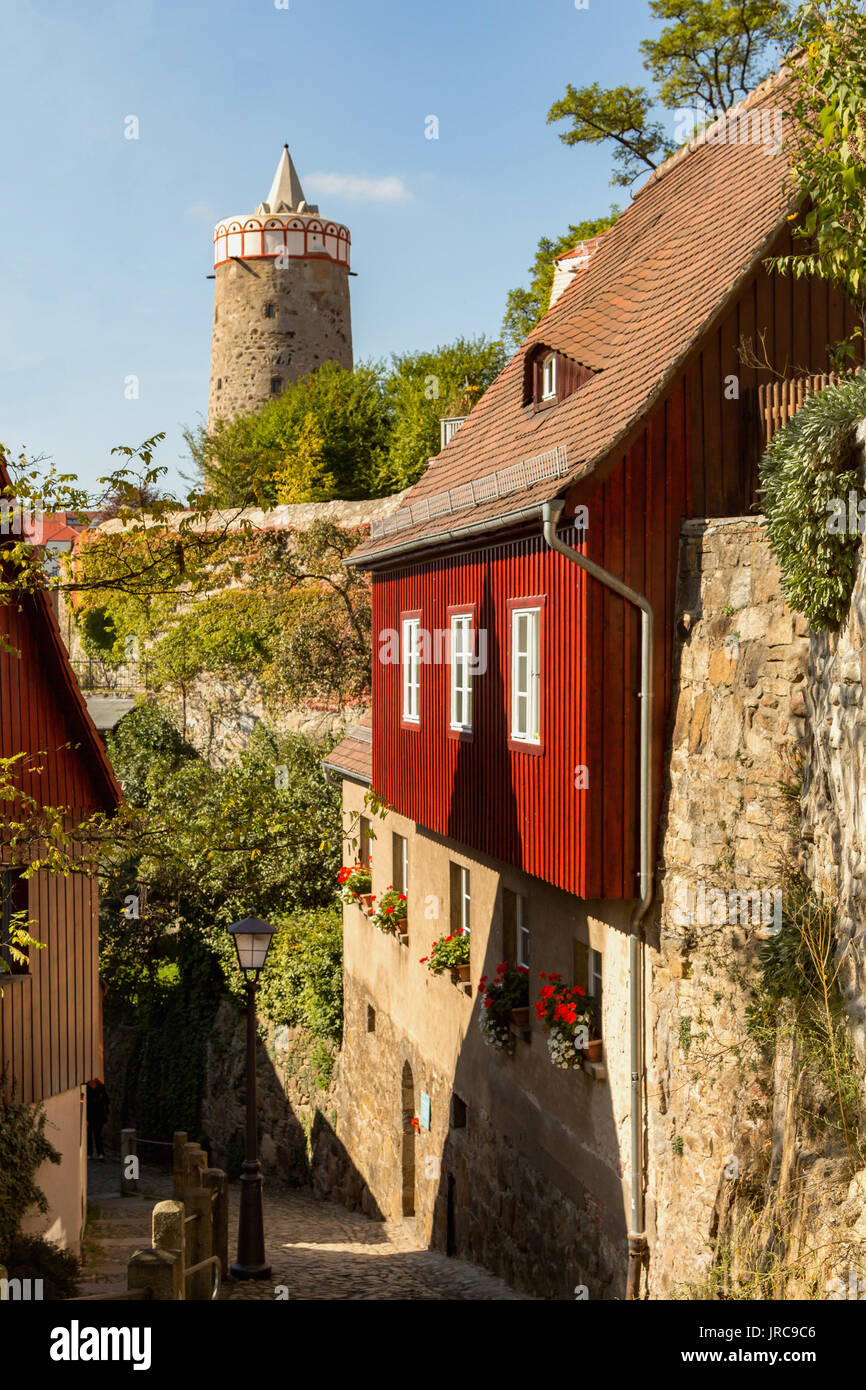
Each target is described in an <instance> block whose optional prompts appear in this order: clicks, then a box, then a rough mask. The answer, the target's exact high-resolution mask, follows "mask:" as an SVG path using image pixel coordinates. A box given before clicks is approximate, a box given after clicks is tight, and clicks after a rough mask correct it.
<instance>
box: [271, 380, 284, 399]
mask: <svg viewBox="0 0 866 1390" xmlns="http://www.w3.org/2000/svg"><path fill="white" fill-rule="evenodd" d="M282 384H283V382H282V378H281V377H278V376H272V377H271V395H272V396H278V395H279V394H280V387H281V386H282Z"/></svg>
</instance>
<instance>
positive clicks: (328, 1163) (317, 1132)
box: [310, 1110, 414, 1240]
mask: <svg viewBox="0 0 866 1390" xmlns="http://www.w3.org/2000/svg"><path fill="white" fill-rule="evenodd" d="M413 1114H414V1111H413ZM413 1133H414V1131H413ZM310 1150H311V1152H312V1179H313V1191H314V1193H315V1194H316V1196H317V1197H323V1198H334V1199H335V1200H336V1201H338V1202H342V1203H343V1205H344V1206H346V1207H348V1208H349V1210H350V1211H362V1212H363V1213H364V1215H365V1216H369V1217H371V1218H372V1219H373V1220H374V1221H384V1220H385V1219H386V1217H385V1214H384V1212H382V1210H381V1209H380V1207H379V1205H378V1203H377V1202H376V1200H375V1198H374V1196H373V1194H372V1192H371V1191H370V1189H369V1187H368V1186H367V1184H366V1182H365V1181H364V1178H363V1176H362V1174H361V1173H360V1172H359V1170H358V1169H357V1168H356V1166H355V1163H354V1161H353V1159H352V1157H351V1155H350V1153H349V1151H348V1149H347V1148H346V1146H345V1145H344V1144H343V1143H342V1141H341V1140H340V1139H339V1138H338V1136H337V1133H336V1131H335V1129H334V1127H333V1125H332V1124H331V1123H330V1121H329V1120H328V1119H327V1118H326V1117H325V1115H323V1114H322V1111H321V1110H319V1111H317V1113H316V1117H315V1119H314V1120H313V1127H312V1131H311V1134H310ZM372 1239H373V1237H372V1236H371V1240H372ZM377 1239H378V1238H377ZM382 1239H384V1237H382Z"/></svg>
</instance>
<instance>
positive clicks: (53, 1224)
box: [21, 1086, 87, 1255]
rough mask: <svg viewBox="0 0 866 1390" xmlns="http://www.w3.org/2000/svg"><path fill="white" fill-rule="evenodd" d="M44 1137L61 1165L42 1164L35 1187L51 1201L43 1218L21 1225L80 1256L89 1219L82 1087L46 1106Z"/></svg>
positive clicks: (38, 1216)
mask: <svg viewBox="0 0 866 1390" xmlns="http://www.w3.org/2000/svg"><path fill="white" fill-rule="evenodd" d="M44 1108H45V1116H46V1125H45V1137H46V1138H47V1139H48V1140H49V1142H50V1143H51V1144H53V1145H54V1147H55V1149H57V1151H58V1153H59V1154H60V1156H61V1161H60V1163H59V1164H57V1165H55V1164H53V1163H43V1165H42V1167H41V1168H40V1169H39V1171H38V1172H37V1174H36V1179H35V1180H36V1186H37V1187H40V1188H41V1189H42V1191H43V1192H44V1193H45V1196H46V1198H47V1200H48V1211H47V1213H46V1214H45V1215H44V1216H42V1215H41V1214H40V1213H39V1212H36V1211H34V1212H32V1213H31V1214H30V1215H28V1216H26V1217H25V1218H24V1220H23V1221H22V1223H21V1227H22V1230H23V1231H24V1233H25V1234H26V1235H41V1236H44V1237H45V1239H46V1240H51V1241H54V1242H55V1244H57V1245H60V1246H62V1247H63V1249H65V1250H71V1251H72V1252H73V1253H74V1254H76V1255H78V1254H80V1251H81V1237H82V1234H83V1231H84V1222H85V1218H86V1215H87V1121H86V1118H85V1107H84V1096H83V1087H81V1086H74V1087H73V1088H72V1089H71V1090H69V1091H63V1092H61V1093H60V1094H59V1095H56V1096H49V1097H48V1099H47V1100H46V1101H45V1102H44Z"/></svg>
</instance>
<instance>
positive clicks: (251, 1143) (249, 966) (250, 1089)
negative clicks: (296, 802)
mask: <svg viewBox="0 0 866 1390" xmlns="http://www.w3.org/2000/svg"><path fill="white" fill-rule="evenodd" d="M276 930H277V929H276V927H272V926H270V925H269V924H268V923H267V922H263V921H262V920H261V918H259V917H245V918H244V919H243V921H242V922H235V923H234V924H233V925H232V926H230V927H229V931H230V932H231V934H232V936H233V937H234V939H235V949H236V951H237V953H238V965H239V966H240V968H241V970H242V971H243V974H244V983H245V985H246V991H247V1142H246V1156H245V1158H244V1163H243V1167H242V1169H241V1201H240V1212H239V1215H238V1257H237V1259H236V1260H235V1261H234V1263H233V1264H232V1266H231V1273H232V1278H234V1279H270V1277H271V1268H270V1265H266V1264H265V1227H264V1217H263V1213H262V1174H261V1168H260V1167H259V1159H258V1151H257V1144H256V991H257V989H258V987H259V975H260V973H261V970H262V967H263V966H264V963H265V959H266V958H267V954H268V949H269V947H270V944H271V937H272V936H273V935H274V934H275V932H276Z"/></svg>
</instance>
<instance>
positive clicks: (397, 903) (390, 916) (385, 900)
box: [372, 883, 408, 936]
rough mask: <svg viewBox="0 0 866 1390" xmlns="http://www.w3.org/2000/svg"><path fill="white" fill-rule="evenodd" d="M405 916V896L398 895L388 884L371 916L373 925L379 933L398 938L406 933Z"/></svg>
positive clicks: (391, 884)
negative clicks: (390, 934)
mask: <svg viewBox="0 0 866 1390" xmlns="http://www.w3.org/2000/svg"><path fill="white" fill-rule="evenodd" d="M407 916H408V912H407V907H406V894H405V893H398V891H397V889H396V888H395V887H394V885H393V883H389V885H388V887H387V888H386V890H385V892H384V893H383V894H382V896H381V898H380V899H379V906H378V907H377V908H376V911H375V913H374V914H373V919H372V920H373V925H374V926H376V927H378V928H379V930H380V931H384V932H392V933H393V934H394V935H395V936H400V935H402V933H404V932H405V931H406V919H407Z"/></svg>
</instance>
